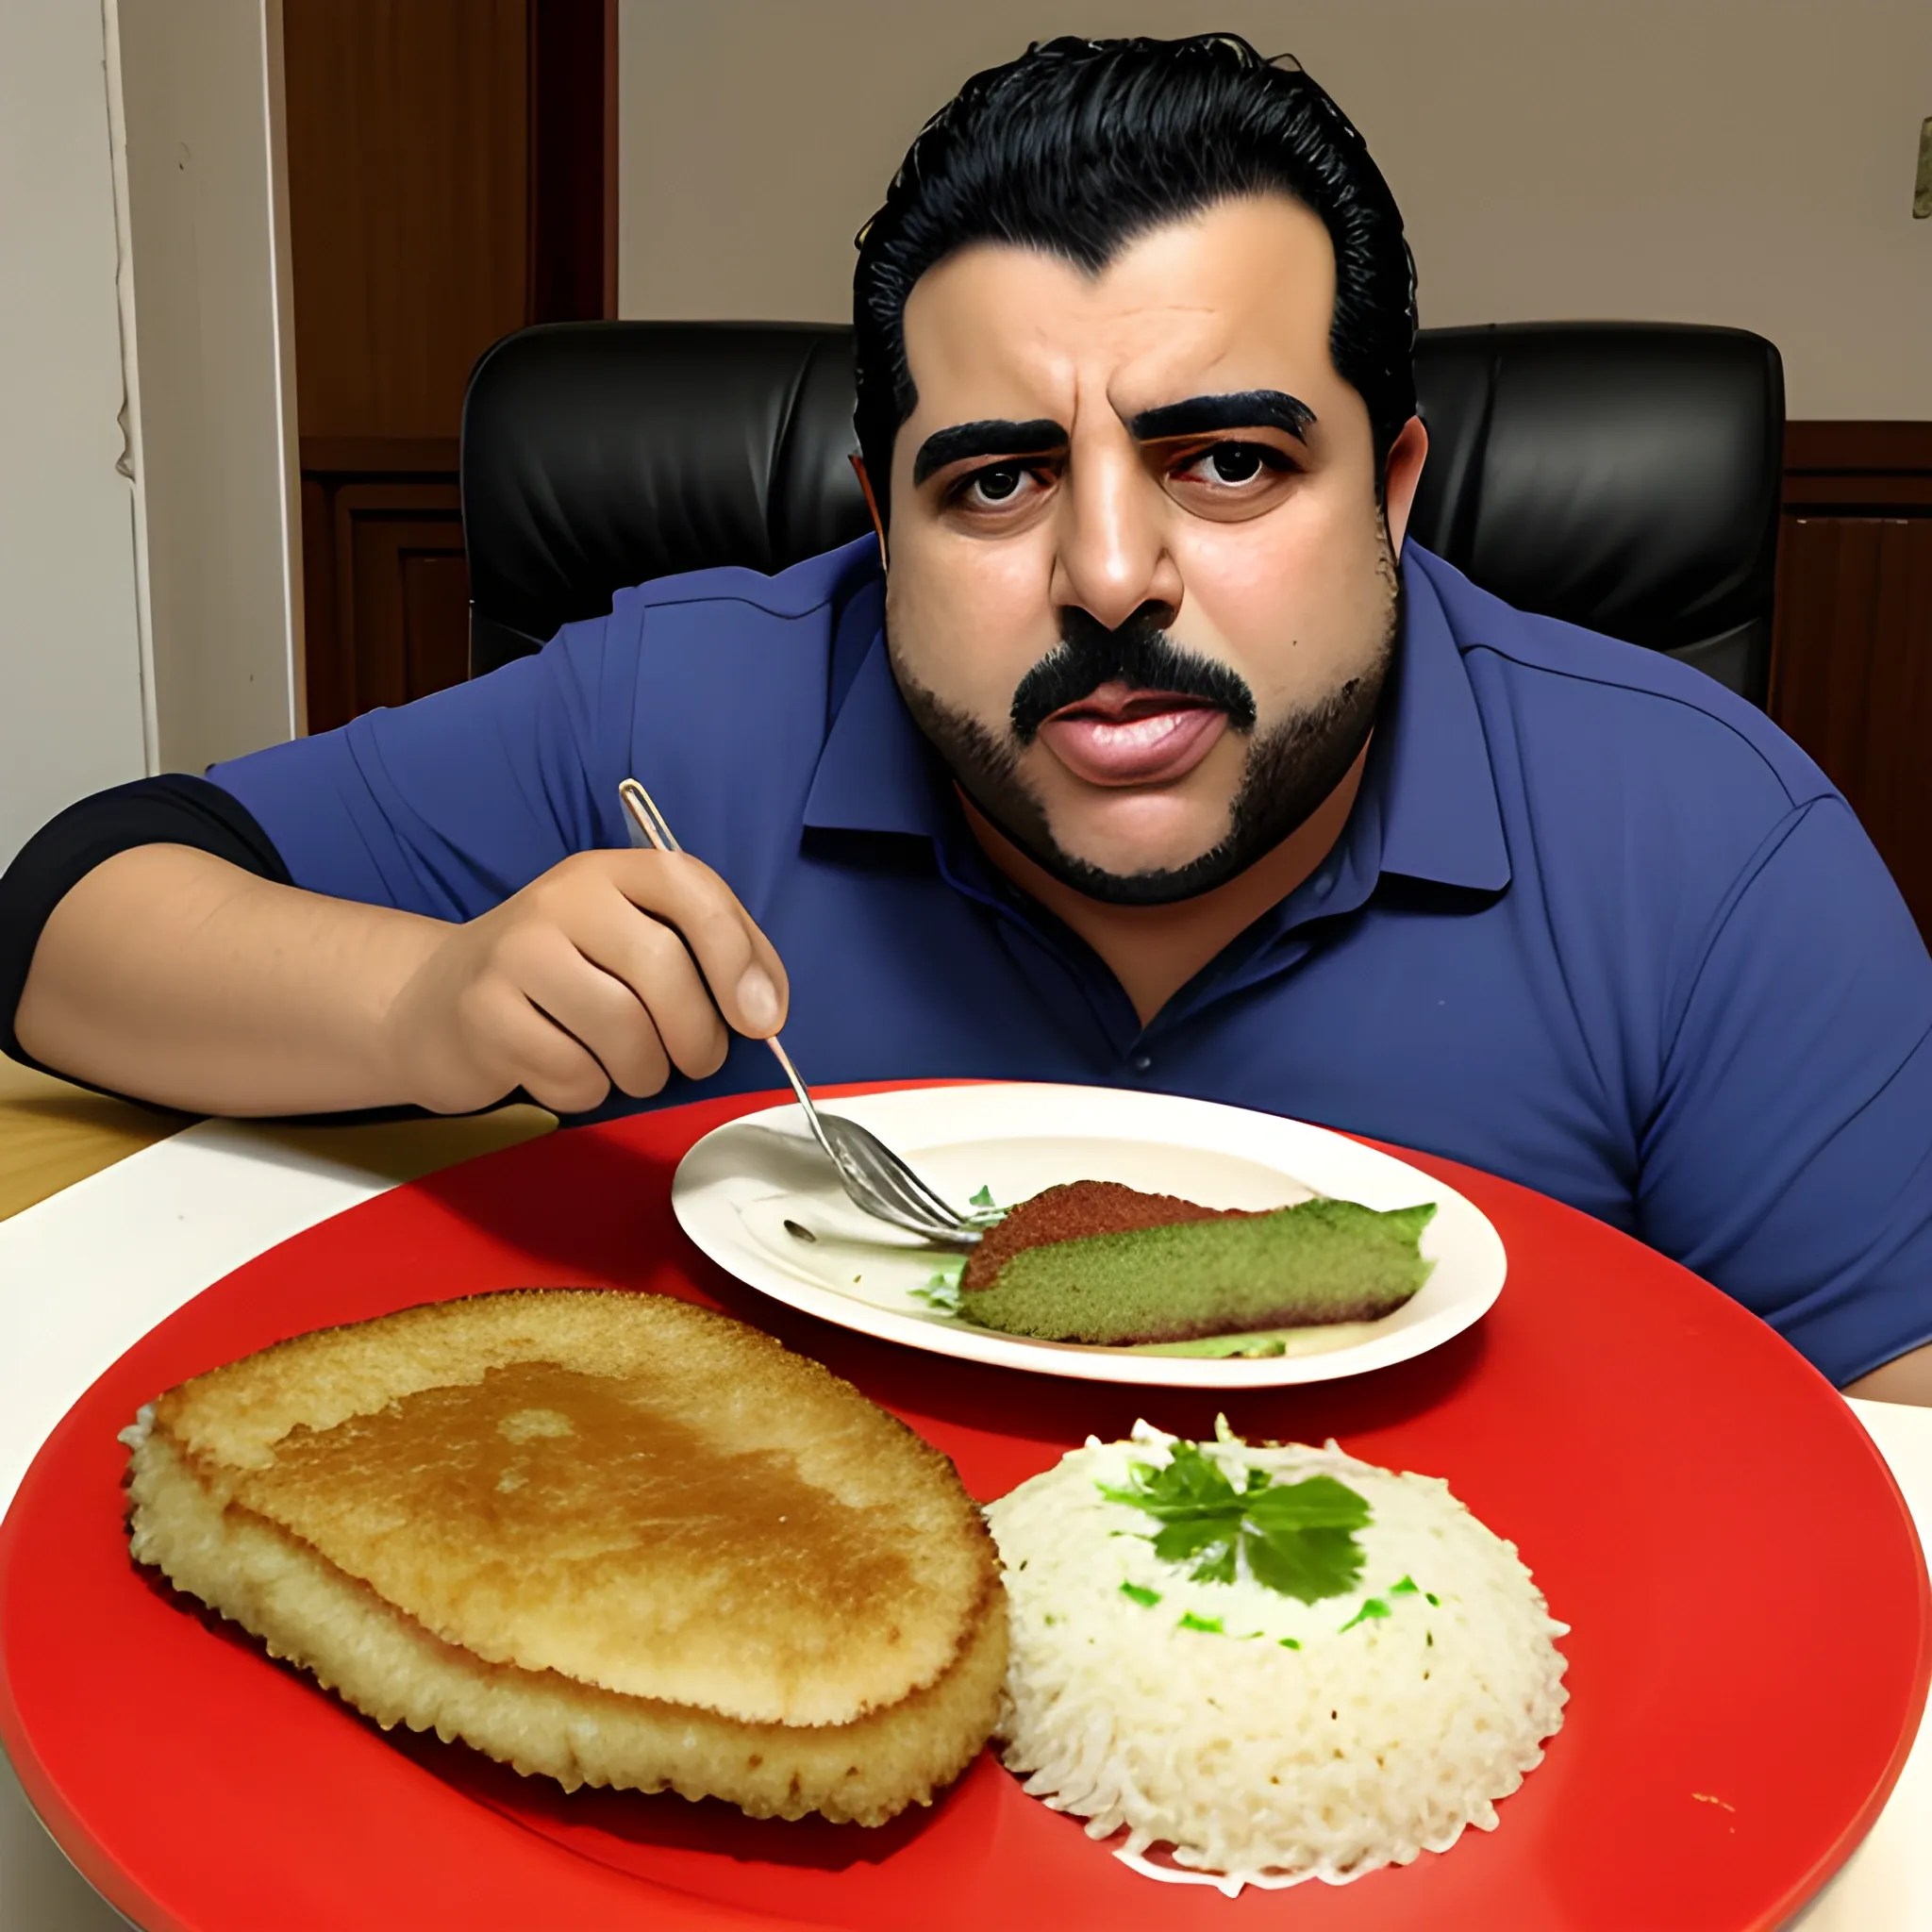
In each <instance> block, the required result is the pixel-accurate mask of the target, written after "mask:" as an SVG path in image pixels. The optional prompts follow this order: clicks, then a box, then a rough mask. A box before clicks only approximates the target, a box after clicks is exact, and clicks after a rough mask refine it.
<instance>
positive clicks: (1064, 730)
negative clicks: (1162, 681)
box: [1040, 684, 1228, 785]
mask: <svg viewBox="0 0 1932 1932" xmlns="http://www.w3.org/2000/svg"><path fill="white" fill-rule="evenodd" d="M1227 724H1228V719H1227V713H1226V712H1225V711H1224V710H1223V709H1222V708H1221V707H1220V706H1218V705H1211V704H1209V703H1208V702H1207V701H1206V700H1205V699H1202V698H1196V697H1189V696H1186V695H1185V694H1183V693H1182V692H1179V691H1136V690H1131V689H1129V688H1128V687H1127V686H1126V685H1124V684H1104V685H1102V686H1101V687H1100V689H1099V690H1098V691H1093V692H1091V694H1090V695H1089V696H1087V697H1084V698H1081V699H1080V700H1079V701H1078V702H1077V703H1075V704H1071V705H1065V706H1062V707H1061V708H1060V709H1058V711H1056V712H1055V713H1054V714H1053V715H1052V717H1050V718H1048V719H1046V720H1045V721H1044V722H1043V723H1042V724H1041V727H1040V736H1041V740H1042V741H1044V743H1045V745H1046V747H1047V749H1048V750H1049V751H1051V752H1052V753H1053V755H1054V757H1055V758H1058V760H1059V761H1060V763H1061V764H1063V765H1064V766H1066V768H1067V769H1068V771H1070V772H1072V773H1073V774H1074V776H1075V777H1076V778H1084V779H1085V780H1086V781H1087V782H1088V783H1089V784H1090V785H1162V784H1171V783H1173V782H1174V780H1175V779H1177V778H1182V777H1185V776H1186V775H1187V774H1188V773H1190V772H1191V771H1192V770H1193V769H1194V767H1195V766H1196V765H1198V764H1199V763H1200V762H1201V760H1202V759H1203V758H1206V757H1207V756H1208V753H1209V752H1210V751H1212V750H1213V748H1214V747H1215V745H1216V744H1218V743H1219V742H1220V741H1221V736H1222V733H1223V732H1224V731H1225V730H1226V729H1227Z"/></svg>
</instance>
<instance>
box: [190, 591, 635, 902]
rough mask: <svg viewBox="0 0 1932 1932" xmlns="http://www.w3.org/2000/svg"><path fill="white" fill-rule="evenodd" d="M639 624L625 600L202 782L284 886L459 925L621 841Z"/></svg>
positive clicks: (221, 768) (217, 770)
mask: <svg viewBox="0 0 1932 1932" xmlns="http://www.w3.org/2000/svg"><path fill="white" fill-rule="evenodd" d="M638 624H639V618H638V616H637V614H636V607H635V606H633V607H632V613H631V614H630V615H629V616H628V617H627V618H619V617H607V618H596V619H592V620H591V621H590V622H588V623H584V624H577V625H567V626H566V627H565V628H564V629H563V630H561V631H559V632H558V635H557V636H556V637H555V638H554V639H553V640H552V641H550V642H549V643H548V644H547V645H545V646H544V648H543V649H542V650H541V652H539V653H538V654H537V655H536V656H535V657H530V658H519V659H517V660H516V661H515V662H514V663H511V664H508V665H505V666H504V667H503V669H501V670H500V671H495V672H492V673H491V674H490V675H488V676H486V677H479V678H476V679H475V680H474V681H473V682H471V683H468V684H462V685H458V686H456V687H454V688H453V689H451V690H448V691H438V692H436V693H435V694H434V695H432V696H430V697H425V698H419V699H418V700H417V701H416V702H415V703H414V704H411V705H407V706H404V707H402V708H399V709H395V710H378V711H370V712H366V713H364V714H363V715H362V716H361V717H359V718H357V719H355V720H354V721H353V722H351V723H350V724H346V725H344V726H342V728H341V730H338V731H330V732H325V733H323V734H321V735H319V736H317V737H314V738H307V739H298V740H296V741H294V742H292V743H290V744H280V745H275V746H274V747H273V748H271V749H270V750H267V751H263V752H257V753H255V754H254V755H252V756H251V757H248V758H237V759H234V760H232V761H231V762H229V763H225V764H219V765H216V766H214V767H213V768H212V769H211V770H210V771H209V773H208V777H209V779H210V780H211V781H212V782H213V783H214V784H216V785H218V786H220V787H221V788H222V789H223V790H224V791H226V792H228V793H229V794H230V795H231V796H232V797H234V798H235V799H236V800H238V801H239V802H240V803H241V804H242V806H243V807H245V808H246V809H247V810H248V812H249V813H250V814H251V816H252V817H253V818H254V819H255V821H256V822H257V823H258V824H259V825H260V826H261V827H262V829H263V831H264V832H265V833H266V834H267V835H268V837H269V838H270V839H271V840H272V841H274V845H275V850H276V852H278V853H279V854H280V855H281V858H282V861H283V863H284V864H285V865H286V866H287V867H288V871H289V876H290V878H291V880H292V882H293V883H294V884H295V885H297V886H300V887H303V888H304V889H306V890H307V891H312V892H324V893H327V894H329V895H330V896H332V897H335V898H341V899H353V900H358V901H360V902H362V903H364V904H366V905H375V906H391V907H395V908H400V909H401V910H404V911H408V912H420V913H425V914H427V915H429V916H430V917H432V918H437V919H452V920H463V919H473V918H475V916H476V915H477V914H478V913H481V912H486V911H488V910H489V909H490V908H491V907H492V906H496V905H499V904H501V903H502V901H503V900H504V899H506V898H508V896H509V895H510V894H511V893H512V892H514V891H519V890H520V889H521V888H522V887H524V886H525V885H527V884H528V883H529V882H530V881H531V880H532V879H534V878H536V877H537V876H538V875H539V874H541V873H543V872H545V871H547V870H548V869H549V868H550V867H551V866H553V865H555V864H557V862H558V860H559V859H562V858H567V857H568V856H569V855H570V854H572V853H574V852H582V851H587V850H590V849H591V848H592V847H594V846H598V845H605V844H611V843H623V842H624V839H623V835H622V830H621V825H620V822H619V819H618V816H617V813H618V809H619V808H618V799H617V786H618V783H619V781H620V780H621V779H622V778H623V777H624V775H625V753H626V748H627V741H628V735H629V727H630V724H631V718H632V708H633V703H634V700H635V695H636V681H637V663H638V654H637V649H636V642H637V639H636V631H637V628H638Z"/></svg>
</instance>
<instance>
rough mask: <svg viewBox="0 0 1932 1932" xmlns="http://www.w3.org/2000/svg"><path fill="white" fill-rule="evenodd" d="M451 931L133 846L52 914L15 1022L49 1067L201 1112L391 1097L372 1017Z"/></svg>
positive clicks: (183, 852)
mask: <svg viewBox="0 0 1932 1932" xmlns="http://www.w3.org/2000/svg"><path fill="white" fill-rule="evenodd" d="M449 932H450V927H448V926H447V925H445V924H442V923H441V922H440V921H438V920H433V919H424V918H420V917H418V916H417V915H415V914H413V913H407V912H395V911H391V910H389V909H388V908H382V907H373V906H358V905H353V904H350V903H349V902H347V901H344V900H341V899H327V898H323V897H321V896H319V895H318V894H315V893H312V892H303V891H295V890H293V889H292V888H291V887H287V886H278V885H275V884H272V883H271V882H270V881H268V880H266V879H260V878H257V877H255V876H254V875H253V874H249V873H245V872H243V871H242V870H241V869H240V868H239V867H237V866H232V865H229V864H227V863H226V862H225V860H223V859H219V858H211V857H209V856H208V854H207V853H203V852H195V851H191V850H190V849H189V848H187V847H186V846H181V845H143V846H139V847H137V848H136V849H134V850H132V851H129V852H123V853H119V854H117V855H116V856H115V857H114V858H110V859H108V860H107V861H106V862H105V863H104V864H102V865H100V866H97V867H96V868H95V869H94V870H93V871H92V872H91V873H90V874H88V875H87V876H86V877H85V878H83V879H82V880H81V881H80V883H79V884H78V885H76V886H75V888H74V889H73V890H72V891H70V892H69V893H68V894H67V896H66V897H65V898H64V899H62V900H61V902H60V904H59V905H58V907H56V908H55V909H54V913H53V916H52V918H50V919H49V920H48V922H47V924H46V927H45V929H44V931H43V932H42V935H41V939H40V942H39V944H38V946H37V947H36V949H35V952H34V958H33V967H32V970H31V972H30V973H29V974H28V975H27V982H26V987H25V991H24V992H23V994H22V996H21V1001H20V1007H19V1010H18V1012H17V1013H16V1015H15V1020H14V1032H15V1034H16V1036H17V1037H18V1039H19V1041H20V1043H21V1045H22V1046H24V1047H25V1049H26V1051H27V1052H28V1053H30V1054H31V1055H32V1056H33V1057H34V1058H36V1059H38V1060H40V1061H41V1062H42V1064H43V1065H46V1066H49V1067H53V1068H55V1069H56V1070H58V1072H61V1073H64V1074H73V1075H75V1077H76V1078H78V1079H83V1080H89V1081H92V1082H93V1083H94V1084H95V1085H97V1086H101V1087H107V1088H109V1089H111V1090H113V1091H116V1092H121V1093H126V1094H131V1095H134V1096H135V1097H137V1098H139V1099H142V1100H151V1101H155V1102H158V1103H159V1104H161V1105H164V1106H169V1107H178V1108H187V1109H189V1110H191V1111H193V1112H197V1113H227V1114H271V1113H308V1112H324V1111H331V1110H334V1109H338V1108H358V1107H380V1106H388V1105H392V1104H395V1103H397V1102H401V1101H405V1100H407V1099H408V1098H409V1096H408V1094H407V1093H405V1092H403V1091H400V1090H401V1081H400V1078H399V1076H398V1074H397V1073H396V1071H395V1069H394V1067H393V1065H392V1064H391V1056H390V1054H389V1052H388V1047H387V1041H386V1038H385V1029H384V1019H385V1016H386V1014H387V1013H388V1011H389V1009H390V1007H391V1003H392V1002H393V1001H394V999H395V996H396V994H397V993H398V991H400V990H401V989H402V987H403V986H404V985H405V984H407V982H408V979H409V978H410V976H411V975H412V974H414V973H415V971H416V969H417V968H418V967H419V966H420V965H421V964H422V963H423V962H424V960H425V959H426V958H428V957H429V955H430V954H431V953H432V952H433V951H434V950H435V948H436V946H437V945H438V943H439V942H440V941H441V940H442V939H443V938H445V937H447V935H448V934H449Z"/></svg>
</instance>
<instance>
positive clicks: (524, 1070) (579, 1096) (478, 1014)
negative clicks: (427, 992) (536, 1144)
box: [466, 978, 610, 1113]
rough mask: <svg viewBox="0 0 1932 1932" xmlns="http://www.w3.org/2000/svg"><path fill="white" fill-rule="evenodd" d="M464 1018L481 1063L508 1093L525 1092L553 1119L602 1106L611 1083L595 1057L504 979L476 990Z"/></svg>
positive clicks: (493, 981) (586, 1111) (495, 980)
mask: <svg viewBox="0 0 1932 1932" xmlns="http://www.w3.org/2000/svg"><path fill="white" fill-rule="evenodd" d="M470 1005H471V1011H470V1013H469V1014H468V1015H467V1016H466V1019H467V1030H469V1032H470V1033H471V1036H472V1039H473V1041H474V1042H475V1052H476V1055H477V1057H478V1058H483V1059H487V1060H488V1062H489V1063H490V1066H491V1071H492V1072H493V1073H495V1074H498V1075H499V1077H501V1078H502V1079H503V1080H504V1083H505V1085H506V1087H521V1088H522V1089H523V1090H524V1091H525V1092H526V1093H527V1094H528V1095H529V1096H530V1098H531V1099H532V1100H534V1101H536V1102H537V1103H538V1104H539V1105H540V1106H542V1107H547V1108H550V1109H551V1111H552V1112H553V1113H588V1112H589V1111H590V1110H591V1108H593V1107H600V1106H602V1105H603V1103H604V1101H605V1099H606V1098H607V1097H608V1094H609V1092H610V1079H609V1076H608V1074H607V1073H606V1072H605V1070H604V1068H603V1066H602V1065H601V1064H600V1063H599V1061H598V1060H597V1058H596V1057H595V1056H594V1055H593V1054H592V1053H591V1051H590V1050H589V1049H588V1048H587V1047H585V1046H584V1045H583V1043H582V1042H581V1041H577V1040H575V1039H573V1038H572V1037H571V1035H570V1034H569V1033H567V1032H566V1031H564V1029H563V1028H562V1027H560V1026H558V1024H556V1023H555V1022H554V1021H552V1020H551V1019H550V1018H549V1017H548V1016H547V1015H545V1014H544V1013H542V1012H540V1011H539V1010H538V1009H537V1008H536V1007H534V1006H532V1005H531V1003H530V1001H529V999H528V998H527V997H526V996H525V994H524V993H523V992H522V991H520V990H519V989H517V988H516V987H515V986H514V985H512V984H511V983H510V982H509V981H508V980H505V979H501V978H499V979H494V980H492V981H491V982H489V983H486V984H485V985H483V986H481V987H479V988H477V989H476V991H475V997H474V999H473V1000H472V1002H471V1003H470Z"/></svg>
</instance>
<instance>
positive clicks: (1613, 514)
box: [462, 322, 1784, 703]
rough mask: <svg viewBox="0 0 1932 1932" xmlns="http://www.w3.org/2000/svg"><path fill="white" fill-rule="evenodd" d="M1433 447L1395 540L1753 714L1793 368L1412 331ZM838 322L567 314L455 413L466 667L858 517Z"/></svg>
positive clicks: (1564, 336)
mask: <svg viewBox="0 0 1932 1932" xmlns="http://www.w3.org/2000/svg"><path fill="white" fill-rule="evenodd" d="M1416 387H1417V390H1418V391H1419V393H1420V395H1421V399H1422V413H1423V417H1424V421H1425V422H1426V423H1427V424H1428V426H1429V437H1430V450H1429V460H1428V463H1427V466H1426V468H1425V469H1424V475H1423V484H1422V491H1421V494H1420V496H1419V497H1418V499H1417V502H1416V506H1415V511H1414V514H1413V516H1412V518H1411V520H1410V524H1409V529H1410V531H1411V533H1412V534H1413V535H1414V536H1415V537H1416V539H1417V540H1418V541H1421V542H1422V543H1424V544H1426V545H1427V546H1428V548H1430V549H1431V550H1434V551H1436V552H1437V553H1438V554H1440V555H1441V556H1443V557H1445V558H1448V559H1449V560H1450V561H1451V562H1452V563H1455V564H1456V565H1457V566H1458V567H1459V568H1461V569H1462V570H1464V571H1466V572H1468V574H1469V575H1470V576H1472V577H1473V578H1474V580H1475V581H1476V582H1477V583H1479V584H1481V585H1483V586H1484V587H1485V588H1486V589H1488V590H1491V591H1495V592H1496V593H1497V594H1498V595H1499V596H1502V597H1504V598H1507V600H1508V601H1509V602H1510V603H1512V604H1515V605H1517V606H1519V607H1521V608H1524V609H1526V610H1535V611H1540V612H1542V613H1544V614H1546V615H1549V616H1553V617H1561V618H1567V619H1568V620H1570V621H1571V622H1572V623H1574V624H1581V625H1588V626H1589V627H1590V628H1591V629H1592V630H1601V631H1607V632H1608V633H1609V634H1610V635H1611V636H1613V637H1621V638H1627V639H1629V640H1630V641H1632V642H1635V643H1640V644H1645V645H1648V646H1650V647H1652V648H1653V649H1657V650H1662V651H1668V652H1670V653H1671V654H1672V655H1673V656H1674V657H1677V658H1684V659H1686V660H1687V661H1688V662H1691V663H1692V664H1696V665H1698V666H1699V667H1700V668H1701V669H1703V670H1705V671H1707V672H1709V673H1710V675H1712V676H1714V677H1716V678H1718V679H1719V680H1720V681H1721V682H1722V683H1724V684H1726V685H1728V686H1730V688H1731V689H1732V690H1734V691H1741V692H1743V693H1744V694H1745V695H1746V696H1747V697H1749V698H1751V699H1752V700H1753V701H1754V702H1757V703H1762V702H1763V698H1764V691H1765V683H1766V676H1767V672H1768V667H1769V661H1770V645H1771V595H1772V579H1773V567H1774V560H1775V548H1776V540H1777V504H1778V473H1779V463H1780V458H1781V446H1782V441H1783V434H1784V377H1783V370H1782V365H1781V364H1780V362H1779V359H1778V353H1777V351H1776V349H1775V348H1774V347H1773V346H1772V344H1771V343H1770V342H1768V341H1764V340H1763V338H1762V337H1759V336H1754V335H1749V334H1747V333H1745V332H1744V331H1743V330H1741V329H1724V328H1694V327H1686V326H1678V325H1653V324H1641V323H1513V324H1504V325H1495V326H1491V327H1483V328H1453V329H1425V330H1424V331H1423V334H1422V337H1421V339H1420V341H1418V343H1417V345H1416ZM854 447H855V443H854V441H853V436H852V335H851V331H850V330H849V329H847V328H842V327H836V326H832V325H803V324H778V323H651V322H591V323H556V324H551V325H546V326H542V327H539V328H530V329H525V330H522V331H521V332H520V333H518V334H516V335H513V336H507V337H505V339H504V340H503V341H500V342H498V343H497V344H496V345H495V346H494V347H493V348H491V350H490V351H489V352H488V353H487V354H486V355H485V356H484V358H483V359H482V360H481V361H480V362H479V363H478V364H477V365H476V369H475V374H474V375H472V376H471V378H470V389H469V394H468V397H467V398H466V400H465V402H464V405H463V441H462V482H463V541H464V545H465V548H466V549H467V551H468V553H469V563H470V594H471V629H470V640H471V670H472V673H473V674H475V673H479V672H483V671H488V670H491V669H493V668H494V667H495V666H497V665H498V664H502V663H505V662H507V661H508V659H510V658H515V657H520V656H522V655H524V654H525V653H526V652H529V651H533V650H535V649H537V647H538V646H539V645H540V644H541V642H542V641H544V640H545V639H547V638H548V637H550V636H551V635H552V634H553V633H554V632H555V631H556V629H557V628H558V625H561V624H565V623H568V622H570V621H571V620H572V619H575V618H581V617H594V616H597V615H599V614H601V613H602V612H604V611H607V610H608V609H609V608H610V599H611V595H612V593H613V592H614V591H618V590H621V589H623V588H624V587H625V586H626V585H629V584H636V583H642V582H643V581H645V580H646V579H647V578H650V577H654V576H661V575H666V574H668V573H671V572H674V571H684V570H697V569H702V568H705V567H708V566H710V565H716V564H724V563H737V564H745V565H749V566H750V567H751V568H752V569H754V570H760V571H777V570H783V569H784V568H785V567H786V566H787V565H789V564H792V563H796V562H797V561H799V559H800V558H806V557H810V556H812V555H814V554H815V553H816V552H818V551H821V550H826V549H830V548H831V547H832V546H833V545H834V544H836V543H841V542H844V541H847V540H848V539H850V538H853V537H856V536H858V535H860V534H861V533H863V531H864V530H865V529H866V528H867V519H866V512H865V505H864V502H863V501H862V499H861V498H860V496H859V492H858V484H857V482H856V480H855V479H854V477H853V475H852V470H851V466H850V464H849V463H848V462H847V461H846V456H847V453H848V452H849V451H850V450H852V449H853V448H854Z"/></svg>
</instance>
